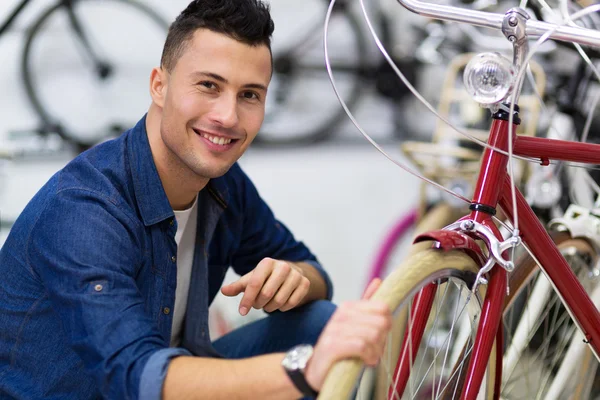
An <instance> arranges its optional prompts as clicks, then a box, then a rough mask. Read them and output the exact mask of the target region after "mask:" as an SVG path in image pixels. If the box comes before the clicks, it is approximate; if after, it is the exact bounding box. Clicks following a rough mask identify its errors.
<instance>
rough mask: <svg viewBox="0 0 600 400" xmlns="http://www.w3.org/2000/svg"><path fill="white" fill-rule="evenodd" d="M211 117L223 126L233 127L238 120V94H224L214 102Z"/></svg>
mask: <svg viewBox="0 0 600 400" xmlns="http://www.w3.org/2000/svg"><path fill="white" fill-rule="evenodd" d="M210 119H211V121H212V122H213V123H215V124H217V125H219V126H222V127H223V128H233V127H235V126H236V125H237V124H238V122H239V118H238V110H237V96H232V95H223V96H220V97H219V99H218V100H217V101H216V102H215V103H214V107H213V109H212V112H211V116H210Z"/></svg>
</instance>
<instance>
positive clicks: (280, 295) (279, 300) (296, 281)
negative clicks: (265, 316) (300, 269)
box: [263, 273, 306, 312]
mask: <svg viewBox="0 0 600 400" xmlns="http://www.w3.org/2000/svg"><path fill="white" fill-rule="evenodd" d="M302 279H306V278H303V277H302V275H300V274H299V273H290V275H288V277H287V279H286V280H285V282H283V284H282V285H281V287H280V288H279V290H278V291H277V293H275V296H273V298H272V299H271V300H270V301H269V302H268V303H267V304H265V306H264V307H263V308H264V310H265V311H267V312H273V311H275V310H279V309H281V307H282V306H283V305H284V304H286V303H287V302H288V300H289V298H290V296H291V295H292V293H293V292H294V290H296V288H297V287H298V285H300V284H301V282H302ZM281 311H287V310H281Z"/></svg>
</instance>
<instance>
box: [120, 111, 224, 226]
mask: <svg viewBox="0 0 600 400" xmlns="http://www.w3.org/2000/svg"><path fill="white" fill-rule="evenodd" d="M129 143H130V144H129V146H128V156H129V159H130V160H131V175H132V178H133V187H134V192H135V196H136V198H137V203H138V207H139V209H140V214H141V216H142V220H143V221H144V225H145V226H149V225H154V224H156V223H158V222H161V221H164V220H166V219H168V218H172V217H173V216H174V215H175V214H174V213H173V209H172V208H171V204H170V203H169V199H168V198H167V194H166V193H165V190H164V188H163V185H162V181H161V180H160V176H159V175H158V170H157V169H156V164H155V163H154V158H153V157H152V150H151V149H150V142H149V141H148V132H147V131H146V115H144V117H143V118H142V119H141V120H140V121H139V122H138V123H137V124H136V125H135V127H133V129H132V130H131V131H130V134H129ZM226 175H227V174H225V176H226ZM225 176H222V177H219V178H216V179H211V180H210V181H209V183H208V185H207V187H206V189H207V190H208V191H209V192H210V194H211V195H212V196H213V197H214V198H215V200H216V201H217V202H218V203H219V204H220V205H221V207H223V208H227V203H228V201H229V190H228V188H227V183H226V181H225Z"/></svg>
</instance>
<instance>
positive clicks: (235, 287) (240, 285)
mask: <svg viewBox="0 0 600 400" xmlns="http://www.w3.org/2000/svg"><path fill="white" fill-rule="evenodd" d="M245 289H246V285H245V284H244V281H243V277H242V278H240V279H238V280H237V281H235V282H232V283H230V284H229V285H225V286H223V287H222V288H221V293H223V294H224V295H225V296H228V297H233V296H237V295H238V294H240V293H242V292H243V291H244V290H245Z"/></svg>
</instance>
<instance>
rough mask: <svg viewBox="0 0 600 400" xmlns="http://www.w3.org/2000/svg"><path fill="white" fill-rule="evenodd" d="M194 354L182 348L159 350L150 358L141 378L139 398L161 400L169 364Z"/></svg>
mask: <svg viewBox="0 0 600 400" xmlns="http://www.w3.org/2000/svg"><path fill="white" fill-rule="evenodd" d="M191 355H192V353H190V352H189V351H187V350H185V349H182V348H168V349H162V350H158V351H157V352H155V353H154V354H152V355H151V356H150V358H149V359H148V361H147V362H146V365H145V366H144V369H143V370H142V376H141V378H140V389H139V398H140V399H144V400H146V399H148V400H155V399H156V400H159V399H160V398H161V396H162V388H163V383H164V381H165V378H166V376H167V369H168V367H169V362H170V361H171V360H172V359H173V358H174V357H178V356H191Z"/></svg>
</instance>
